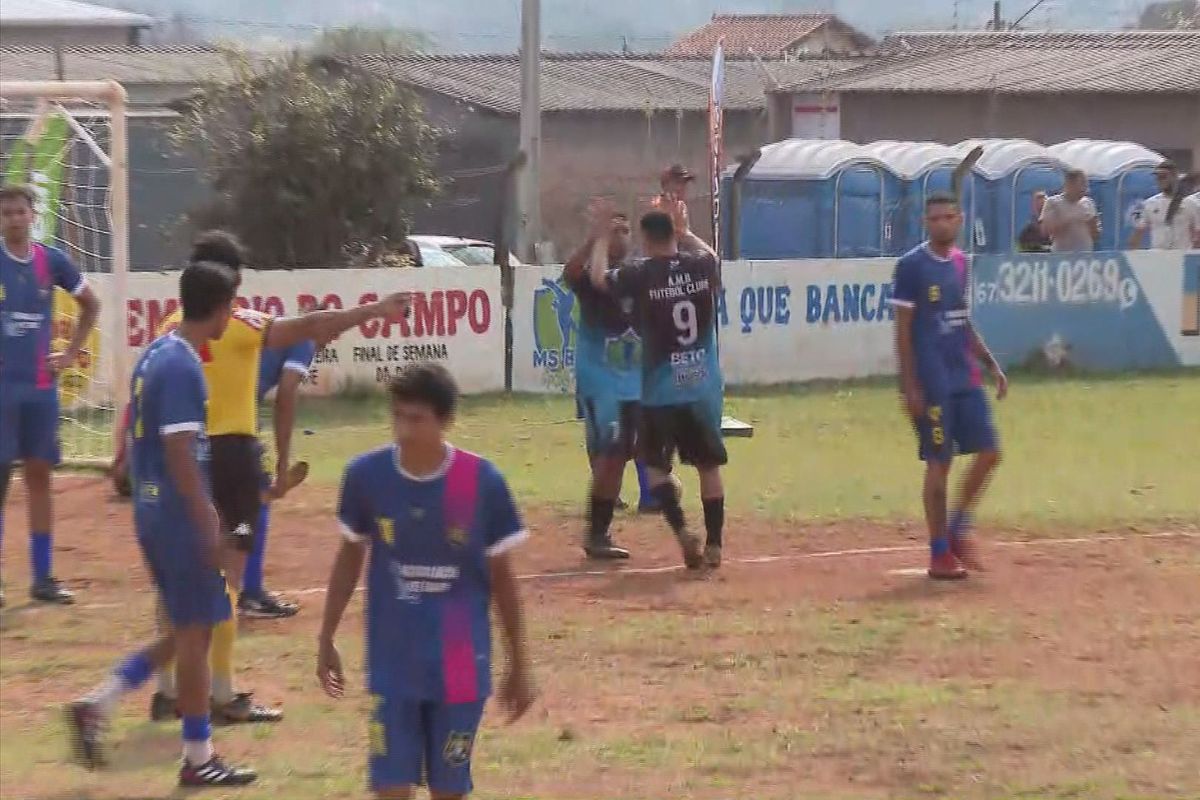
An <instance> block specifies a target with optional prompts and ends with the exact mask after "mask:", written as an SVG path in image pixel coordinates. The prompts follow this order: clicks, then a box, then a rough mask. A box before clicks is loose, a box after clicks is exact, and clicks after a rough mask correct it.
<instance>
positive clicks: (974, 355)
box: [891, 195, 1008, 580]
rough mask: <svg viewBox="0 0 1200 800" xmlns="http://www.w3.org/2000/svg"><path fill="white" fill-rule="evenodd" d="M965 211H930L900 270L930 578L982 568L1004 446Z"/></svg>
mask: <svg viewBox="0 0 1200 800" xmlns="http://www.w3.org/2000/svg"><path fill="white" fill-rule="evenodd" d="M962 221H963V218H962V212H961V210H960V209H959V205H958V201H957V200H956V199H955V198H954V197H953V196H952V195H935V196H933V197H931V198H930V199H929V200H928V201H927V202H926V205H925V226H926V228H927V230H928V231H929V240H928V241H927V242H925V243H924V244H922V245H920V246H918V247H917V248H915V249H914V250H912V251H911V252H909V253H908V254H906V255H905V256H904V257H903V258H901V259H900V261H899V263H898V264H897V265H896V274H895V278H894V289H893V297H892V301H891V302H892V305H893V306H895V309H896V351H897V354H898V356H899V361H900V388H901V390H902V392H903V393H904V402H905V405H906V407H907V409H908V414H909V417H910V418H911V419H912V421H913V424H914V425H915V427H916V430H917V438H918V440H919V450H920V453H919V454H920V457H921V459H922V460H923V461H924V462H925V488H924V502H925V520H926V522H927V524H928V526H929V547H930V564H929V576H930V577H931V578H935V579H939V580H955V579H959V578H964V577H966V575H967V569H973V570H982V569H983V565H982V563H981V562H980V559H979V553H978V548H977V546H976V544H975V542H974V540H973V539H972V538H971V537H970V535H969V534H970V528H971V514H972V511H973V509H974V508H975V505H976V503H977V502H978V500H979V497H980V495H981V494H982V493H983V489H984V487H985V486H986V485H987V482H988V479H989V478H990V477H991V475H992V472H993V470H995V468H996V465H997V464H998V463H999V461H1000V449H999V443H998V437H997V435H996V428H995V425H994V424H993V423H992V413H991V409H990V407H989V405H988V400H987V396H986V395H985V394H984V391H983V377H982V375H981V374H980V370H979V361H981V360H982V361H983V362H984V363H985V364H987V367H988V370H989V372H991V374H992V378H993V379H994V380H995V383H996V396H997V397H998V398H999V399H1004V396H1005V395H1006V394H1007V393H1008V379H1007V378H1006V377H1005V375H1004V371H1003V370H1002V369H1001V368H1000V364H999V363H998V362H997V361H996V359H995V357H994V356H993V355H992V353H991V351H990V350H988V348H987V345H986V344H984V342H983V338H982V337H981V336H980V335H979V332H978V331H977V330H976V329H975V326H974V325H972V324H971V318H970V310H969V309H968V307H967V291H968V290H967V287H968V282H967V260H966V256H965V255H964V254H963V252H962V251H961V250H959V249H958V248H957V247H955V244H954V243H955V242H956V241H958V234H959V231H960V230H961V228H962ZM955 453H963V454H967V453H974V454H976V455H975V459H974V461H973V462H972V463H971V466H970V468H969V469H968V471H967V474H966V476H965V477H964V478H963V483H962V488H961V491H960V494H959V497H958V501H957V503H956V504H955V506H954V511H953V513H952V514H949V519H947V516H948V514H947V495H948V491H947V483H948V480H949V476H950V464H951V462H952V461H953V460H954V456H955Z"/></svg>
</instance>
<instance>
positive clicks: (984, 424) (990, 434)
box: [916, 389, 999, 464]
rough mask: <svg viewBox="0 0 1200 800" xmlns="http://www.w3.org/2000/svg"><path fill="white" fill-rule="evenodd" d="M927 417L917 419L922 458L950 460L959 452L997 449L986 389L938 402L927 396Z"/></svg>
mask: <svg viewBox="0 0 1200 800" xmlns="http://www.w3.org/2000/svg"><path fill="white" fill-rule="evenodd" d="M926 402H927V403H929V407H928V408H927V409H926V410H925V417H924V418H923V419H920V420H917V422H916V428H917V439H918V440H919V442H920V448H919V455H920V458H921V460H922V461H937V462H940V463H943V464H944V463H949V462H950V461H951V460H952V459H953V458H954V456H955V454H956V453H961V454H967V453H982V452H986V451H988V450H995V449H996V448H997V446H998V441H999V437H998V436H997V435H996V426H995V425H994V424H993V423H992V409H991V406H990V405H989V404H988V400H987V396H986V395H985V394H984V393H983V389H969V390H968V391H965V392H956V393H954V394H951V395H947V396H945V397H944V398H942V399H941V400H940V402H936V401H935V400H934V399H932V398H926Z"/></svg>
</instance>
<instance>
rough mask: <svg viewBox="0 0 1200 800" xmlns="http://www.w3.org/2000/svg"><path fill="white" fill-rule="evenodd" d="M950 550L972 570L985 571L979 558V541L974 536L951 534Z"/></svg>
mask: <svg viewBox="0 0 1200 800" xmlns="http://www.w3.org/2000/svg"><path fill="white" fill-rule="evenodd" d="M950 552H951V553H953V554H954V556H955V557H956V558H957V559H958V560H959V561H960V562H962V564H963V566H965V567H966V568H967V569H969V570H971V571H972V572H986V571H987V570H986V569H984V566H983V561H982V560H981V559H980V558H979V543H978V542H976V541H975V537H974V536H951V537H950Z"/></svg>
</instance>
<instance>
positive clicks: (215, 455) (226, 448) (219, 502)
mask: <svg viewBox="0 0 1200 800" xmlns="http://www.w3.org/2000/svg"><path fill="white" fill-rule="evenodd" d="M201 257H209V258H213V259H221V260H222V263H224V264H226V266H228V267H230V268H232V269H234V270H235V271H236V270H238V269H239V268H240V267H241V266H242V264H243V262H244V260H245V256H244V253H243V251H242V248H241V246H240V244H239V243H238V241H237V238H236V237H234V236H233V235H232V234H229V233H226V232H223V231H210V232H208V233H205V234H202V235H201V236H200V237H199V238H197V240H196V242H195V245H194V247H193V252H192V259H193V261H195V260H198V259H200V258H201ZM239 276H240V273H239ZM239 280H240V277H239ZM408 308H409V296H408V295H407V294H406V293H396V294H393V295H391V296H389V297H386V298H384V299H383V300H381V301H379V302H376V303H370V304H367V305H362V306H359V307H357V308H351V309H346V310H328V311H317V312H314V313H311V314H304V315H301V316H297V317H284V318H281V319H276V318H274V317H272V316H271V315H269V314H264V313H261V312H258V311H254V310H252V309H248V308H235V309H234V311H233V318H232V320H231V321H230V324H229V326H228V328H227V329H226V330H225V332H224V333H223V334H222V335H221V336H220V337H219V338H217V339H215V340H213V341H212V342H209V343H207V344H206V345H205V346H204V347H203V348H202V349H201V353H200V356H201V360H202V361H203V362H204V374H205V379H206V380H207V382H208V387H209V402H208V419H207V425H208V434H209V436H210V445H211V448H212V462H213V464H212V466H213V487H212V488H213V500H214V502H215V504H216V507H217V511H218V513H219V514H220V517H221V525H222V527H223V529H224V531H225V536H224V537H223V538H222V542H223V544H224V546H225V562H224V564H223V566H224V568H225V577H226V579H227V580H228V582H229V590H230V603H231V605H232V604H233V603H234V602H236V597H237V590H238V589H239V588H240V587H241V585H242V576H243V574H244V571H245V566H246V559H247V554H248V553H249V552H250V551H251V550H252V549H253V547H254V539H255V537H254V525H255V523H256V522H257V521H258V517H259V509H260V507H261V506H262V451H261V448H260V446H259V441H258V372H259V364H260V358H261V356H262V352H263V350H264V349H272V348H286V347H290V346H292V345H294V344H296V343H298V342H303V341H307V340H314V339H316V340H328V339H334V338H337V336H339V335H340V334H341V333H342V332H344V331H346V330H348V329H350V328H352V327H354V326H355V325H358V324H360V323H362V322H366V321H367V320H370V319H375V318H393V319H395V318H399V317H400V316H401V315H402V314H404V313H407V310H408ZM181 320H182V315H181V313H180V312H179V311H176V312H175V313H173V314H171V315H169V316H168V317H167V319H166V320H164V321H163V324H162V326H161V327H160V333H168V332H170V331H171V330H174V328H175V327H177V326H178V325H179V324H180V322H181ZM236 620H237V618H236V616H231V617H230V618H229V619H228V620H224V621H222V622H221V623H220V624H219V625H217V627H216V629H215V630H214V632H213V637H212V651H213V652H212V663H213V681H212V687H213V698H212V700H213V715H214V719H216V720H217V721H218V722H220V723H239V722H277V721H279V720H280V719H282V718H283V713H282V712H281V711H279V710H278V709H273V708H268V707H266V706H263V705H261V704H259V703H257V702H255V701H254V699H253V695H252V693H250V692H244V691H242V692H239V691H236V690H235V689H234V685H233V684H234V668H233V650H234V644H235V641H236V639H237V622H236ZM174 683H175V682H174V680H173V676H172V675H171V671H170V670H169V669H168V670H163V671H161V672H160V673H159V687H158V691H157V692H156V693H155V694H154V697H153V699H152V700H151V704H150V717H151V719H154V720H162V719H169V718H170V717H172V716H174V714H175V703H174V700H175V694H176V693H175V685H174Z"/></svg>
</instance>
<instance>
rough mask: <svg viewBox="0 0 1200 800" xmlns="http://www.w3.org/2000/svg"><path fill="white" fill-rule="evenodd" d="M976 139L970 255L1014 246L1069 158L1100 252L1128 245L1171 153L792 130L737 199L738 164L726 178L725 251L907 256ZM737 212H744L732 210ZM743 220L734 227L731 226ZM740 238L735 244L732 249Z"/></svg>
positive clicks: (762, 255) (1084, 143) (967, 240)
mask: <svg viewBox="0 0 1200 800" xmlns="http://www.w3.org/2000/svg"><path fill="white" fill-rule="evenodd" d="M976 146H980V147H982V148H983V156H982V157H981V158H980V159H979V161H978V162H977V163H976V164H975V166H974V168H973V169H972V170H971V172H970V173H969V174H968V175H967V176H966V177H965V178H964V181H963V185H962V189H961V201H962V206H963V212H964V215H965V218H966V221H965V224H964V225H963V234H962V241H961V245H962V247H963V249H965V250H967V251H968V252H973V253H1003V252H1010V251H1012V250H1014V249H1016V242H1017V239H1018V237H1019V236H1020V233H1021V230H1022V228H1024V227H1025V225H1026V224H1028V222H1029V221H1030V219H1031V218H1032V205H1033V196H1034V194H1035V193H1036V192H1038V191H1044V192H1047V193H1049V194H1054V193H1057V192H1058V191H1060V190H1061V188H1062V183H1063V172H1064V171H1065V170H1066V169H1069V168H1072V167H1074V168H1077V169H1081V170H1083V172H1085V173H1086V174H1087V175H1088V180H1089V193H1090V195H1091V197H1092V198H1093V200H1094V201H1095V202H1096V205H1097V208H1098V210H1099V212H1100V219H1101V229H1102V233H1101V237H1100V240H1099V242H1097V246H1096V248H1097V249H1098V250H1115V249H1121V248H1123V247H1124V246H1125V243H1126V242H1127V241H1128V239H1129V236H1130V234H1131V232H1132V225H1133V219H1134V215H1135V212H1136V210H1137V209H1138V208H1139V206H1140V204H1141V202H1142V201H1144V200H1145V199H1146V198H1148V197H1151V196H1152V195H1154V194H1155V193H1156V192H1157V191H1158V190H1157V188H1156V186H1155V181H1154V168H1155V167H1156V166H1158V164H1159V163H1160V162H1161V161H1162V160H1163V157H1162V156H1161V155H1159V154H1158V153H1155V152H1154V151H1152V150H1148V149H1147V148H1145V147H1142V146H1141V145H1137V144H1133V143H1130V142H1108V141H1095V140H1087V139H1076V140H1072V141H1069V142H1063V143H1062V144H1056V145H1052V146H1050V147H1045V146H1042V145H1040V144H1037V143H1035V142H1031V141H1028V140H1024V139H973V140H968V141H965V142H962V143H960V144H957V145H954V146H946V145H941V144H935V143H932V142H875V143H873V144H868V145H858V144H854V143H852V142H845V141H829V140H811V139H788V140H785V141H782V142H776V143H775V144H771V145H767V146H766V147H764V148H762V151H761V157H760V158H759V159H758V161H757V162H756V163H755V164H754V166H753V167H752V168H751V169H750V171H749V172H748V173H747V174H746V176H745V177H744V178H743V180H742V182H741V188H740V192H739V193H738V194H739V195H740V197H739V201H738V203H736V204H734V205H736V208H731V203H730V200H731V196H732V178H733V170H732V169H730V170H729V171H728V172H726V174H725V176H724V178H723V182H722V195H723V196H724V197H723V203H722V206H723V208H724V209H726V210H727V211H729V212H731V213H728V214H726V215H725V216H726V219H725V220H724V222H723V224H722V227H723V228H724V231H723V233H724V236H723V238H722V242H723V249H724V250H725V253H724V255H725V256H726V257H741V258H748V259H784V258H865V257H874V256H896V255H901V254H903V253H905V252H907V251H908V250H910V249H911V248H913V247H915V246H916V245H918V244H920V243H921V242H922V241H923V240H924V238H925V228H924V222H923V220H924V206H925V198H927V197H928V196H930V195H931V194H934V193H937V192H948V191H950V189H951V183H952V176H953V173H954V169H955V167H956V166H957V165H958V164H959V163H960V162H961V161H962V159H963V158H964V157H965V156H966V155H967V154H968V153H969V152H970V151H971V150H972V149H974V148H975V147H976ZM733 214H736V217H737V218H736V219H733V218H732V216H733ZM734 224H736V225H737V226H738V229H737V234H738V235H737V237H736V238H732V237H731V236H730V233H731V230H730V226H731V225H734ZM734 247H736V248H737V250H738V252H737V253H733V252H731V250H732V248H734Z"/></svg>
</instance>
